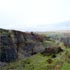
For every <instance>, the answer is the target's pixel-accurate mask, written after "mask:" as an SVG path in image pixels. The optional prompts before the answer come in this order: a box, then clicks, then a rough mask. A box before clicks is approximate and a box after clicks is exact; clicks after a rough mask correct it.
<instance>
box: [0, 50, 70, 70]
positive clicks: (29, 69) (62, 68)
mask: <svg viewBox="0 0 70 70" xmlns="http://www.w3.org/2000/svg"><path fill="white" fill-rule="evenodd" d="M69 56H70V49H66V50H65V51H64V52H63V53H61V54H57V57H56V58H51V56H43V55H41V54H40V53H39V54H36V55H34V56H32V57H29V58H27V59H26V60H23V59H21V60H17V61H16V62H13V63H9V64H8V65H7V66H4V67H1V68H2V70H70V57H69ZM49 60H50V61H51V62H49Z"/></svg>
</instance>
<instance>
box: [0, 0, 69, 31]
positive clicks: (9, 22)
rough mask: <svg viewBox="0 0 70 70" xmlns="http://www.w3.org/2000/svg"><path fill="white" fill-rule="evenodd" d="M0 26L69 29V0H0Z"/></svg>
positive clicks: (6, 27) (21, 28) (31, 29)
mask: <svg viewBox="0 0 70 70" xmlns="http://www.w3.org/2000/svg"><path fill="white" fill-rule="evenodd" d="M0 28H4V29H15V30H21V31H53V30H70V0H0Z"/></svg>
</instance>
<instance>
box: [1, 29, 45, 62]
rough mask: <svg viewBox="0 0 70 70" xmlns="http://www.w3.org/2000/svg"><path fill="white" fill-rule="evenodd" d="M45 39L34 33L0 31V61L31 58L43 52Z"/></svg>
mask: <svg viewBox="0 0 70 70" xmlns="http://www.w3.org/2000/svg"><path fill="white" fill-rule="evenodd" d="M43 40H44V37H43V36H41V35H38V34H35V33H33V32H31V33H27V32H20V31H15V30H4V29H0V61H1V62H11V61H13V60H16V59H17V58H18V57H19V54H20V55H21V56H23V57H29V56H31V55H33V54H34V53H38V52H42V51H43V50H44V47H43V45H42V41H43Z"/></svg>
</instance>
